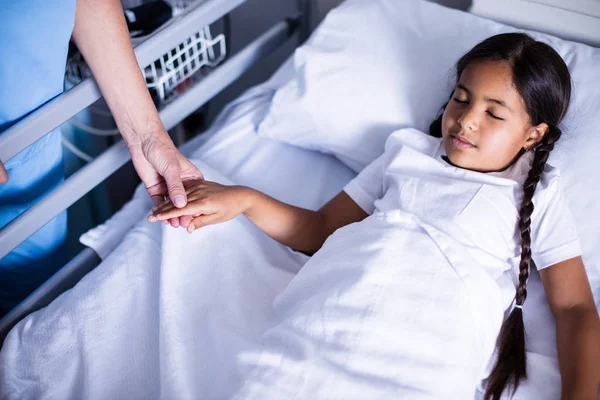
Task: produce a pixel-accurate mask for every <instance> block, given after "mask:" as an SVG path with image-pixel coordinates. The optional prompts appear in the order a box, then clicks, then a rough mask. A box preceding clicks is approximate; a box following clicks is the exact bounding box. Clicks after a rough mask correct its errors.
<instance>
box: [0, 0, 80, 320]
mask: <svg viewBox="0 0 600 400" xmlns="http://www.w3.org/2000/svg"><path fill="white" fill-rule="evenodd" d="M74 19H75V0H58V1H49V0H0V135H1V134H2V133H1V132H3V131H5V130H6V129H7V128H8V127H10V126H11V125H12V124H14V123H16V122H17V121H19V120H20V119H21V118H22V117H24V116H26V115H27V114H28V113H30V112H31V111H33V110H34V109H36V108H37V107H39V106H40V105H42V104H44V103H46V102H47V101H48V100H50V99H52V98H53V97H55V96H57V95H59V94H61V93H62V91H63V85H64V75H65V65H66V60H67V50H68V46H69V39H70V37H71V33H72V31H73V24H74ZM4 166H5V168H6V170H7V171H8V176H9V181H8V182H7V183H5V184H0V227H3V226H5V225H6V224H8V223H9V222H10V221H12V220H13V219H14V218H15V217H16V216H18V215H19V214H21V213H22V212H23V211H25V210H27V209H28V208H29V207H31V206H32V205H33V204H35V203H36V202H37V201H39V199H40V198H41V197H43V196H44V195H45V194H46V193H48V191H50V190H51V189H52V188H54V187H55V186H56V185H58V184H60V182H61V181H62V180H63V176H64V169H63V164H62V146H61V133H60V129H55V130H54V131H52V132H51V133H49V134H48V135H46V136H44V137H43V138H42V139H40V140H38V141H37V142H36V143H34V144H33V145H31V146H30V147H29V148H28V149H26V150H24V151H22V152H21V153H20V154H18V155H17V156H16V157H14V158H12V159H11V160H9V161H8V162H6V161H5V162H4ZM66 225H67V218H66V212H63V213H62V214H61V215H59V216H58V217H57V218H56V219H54V220H53V221H51V222H50V223H48V224H47V225H46V226H44V227H43V228H42V229H40V230H39V231H38V232H37V233H35V234H34V235H33V236H32V237H31V238H29V239H28V240H27V241H26V242H25V243H23V244H21V245H20V246H19V247H17V248H16V249H15V250H13V251H12V252H11V253H10V254H9V255H7V256H6V257H4V258H2V259H1V260H0V309H3V310H4V311H8V310H10V309H11V308H12V307H14V306H15V305H16V304H18V302H19V301H21V300H22V299H23V298H25V297H26V296H27V295H28V294H29V293H31V292H32V291H33V290H35V288H37V287H38V286H39V285H40V284H42V283H43V282H44V281H45V280H46V279H48V278H49V277H50V276H52V274H54V272H56V271H57V270H58V269H59V268H60V267H61V266H62V265H64V262H65V251H64V241H65V236H66ZM1 311H2V310H0V315H1Z"/></svg>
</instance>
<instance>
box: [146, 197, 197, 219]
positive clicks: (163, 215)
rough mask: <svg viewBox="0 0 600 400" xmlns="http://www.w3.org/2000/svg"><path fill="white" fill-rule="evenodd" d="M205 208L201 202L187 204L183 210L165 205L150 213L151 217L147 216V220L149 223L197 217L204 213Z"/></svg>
mask: <svg viewBox="0 0 600 400" xmlns="http://www.w3.org/2000/svg"><path fill="white" fill-rule="evenodd" d="M205 211H206V210H205V207H204V205H203V204H202V202H198V201H196V202H194V203H193V204H192V203H189V204H188V205H187V206H185V207H183V208H176V207H175V206H173V205H165V206H160V207H159V208H157V209H156V210H155V211H153V212H152V215H150V216H148V220H149V221H150V222H154V221H165V220H169V219H171V218H179V217H184V216H186V215H187V216H192V215H199V214H203V213H204V212H205Z"/></svg>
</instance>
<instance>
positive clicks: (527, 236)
mask: <svg viewBox="0 0 600 400" xmlns="http://www.w3.org/2000/svg"><path fill="white" fill-rule="evenodd" d="M560 135H561V131H560V129H558V128H557V127H555V126H550V128H549V131H548V133H547V134H546V135H545V136H544V139H543V140H542V142H541V143H540V144H539V145H538V146H537V147H536V149H535V155H534V157H533V163H532V166H531V169H530V170H529V175H528V177H527V179H526V180H525V183H524V184H523V192H524V193H523V202H522V204H521V211H520V220H519V230H520V232H521V262H520V263H519V284H518V286H517V294H516V297H515V303H516V305H517V306H519V307H515V308H514V309H513V310H512V311H511V313H510V315H509V317H508V318H507V319H506V321H504V323H503V324H502V330H501V331H500V339H499V341H500V343H499V346H498V359H497V361H496V365H495V366H494V369H493V370H492V373H491V374H490V379H489V382H488V386H487V390H486V392H485V399H486V400H489V399H493V400H499V399H500V396H501V395H502V392H503V391H504V388H505V387H506V386H508V385H511V386H512V388H513V393H514V391H516V389H517V386H518V385H519V382H520V381H521V379H524V378H526V377H527V371H526V362H527V360H526V353H525V328H524V324H523V311H522V309H521V306H523V304H524V303H525V299H526V298H527V279H528V278H529V268H530V266H531V214H532V213H533V194H534V193H535V188H536V187H537V184H538V182H539V181H540V178H541V176H542V173H543V172H544V168H545V166H546V162H547V161H548V157H549V156H550V152H551V151H552V149H554V144H555V143H556V141H557V140H558V139H559V138H560Z"/></svg>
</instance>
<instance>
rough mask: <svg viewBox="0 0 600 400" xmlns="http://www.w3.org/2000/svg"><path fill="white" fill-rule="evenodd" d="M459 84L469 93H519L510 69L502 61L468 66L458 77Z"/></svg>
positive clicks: (508, 65)
mask: <svg viewBox="0 0 600 400" xmlns="http://www.w3.org/2000/svg"><path fill="white" fill-rule="evenodd" d="M459 83H461V84H462V85H463V86H467V85H470V86H471V87H469V86H467V89H468V90H469V91H472V92H473V91H476V90H478V91H483V90H490V91H492V90H493V91H500V92H503V91H504V92H514V94H516V95H517V96H518V95H519V93H518V92H517V89H516V87H515V84H514V81H513V73H512V67H511V66H510V64H508V63H507V62H503V61H480V62H476V63H471V64H468V65H467V66H466V67H465V69H464V70H463V72H462V74H461V75H460V79H459Z"/></svg>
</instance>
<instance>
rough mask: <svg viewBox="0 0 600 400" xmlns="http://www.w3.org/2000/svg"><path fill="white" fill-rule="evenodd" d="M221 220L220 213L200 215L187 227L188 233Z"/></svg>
mask: <svg viewBox="0 0 600 400" xmlns="http://www.w3.org/2000/svg"><path fill="white" fill-rule="evenodd" d="M219 220H220V215H219V214H216V213H215V214H205V215H200V216H198V217H196V218H194V219H193V220H192V222H190V224H189V225H188V227H187V231H188V233H192V232H194V231H195V230H196V229H199V228H202V227H203V226H207V225H212V224H216V223H217V222H219Z"/></svg>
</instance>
